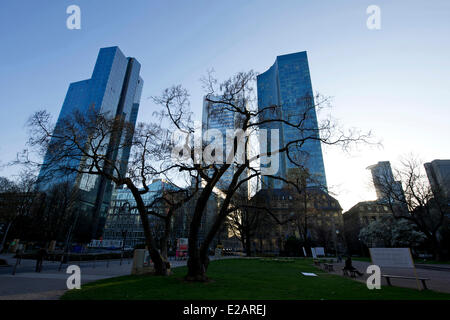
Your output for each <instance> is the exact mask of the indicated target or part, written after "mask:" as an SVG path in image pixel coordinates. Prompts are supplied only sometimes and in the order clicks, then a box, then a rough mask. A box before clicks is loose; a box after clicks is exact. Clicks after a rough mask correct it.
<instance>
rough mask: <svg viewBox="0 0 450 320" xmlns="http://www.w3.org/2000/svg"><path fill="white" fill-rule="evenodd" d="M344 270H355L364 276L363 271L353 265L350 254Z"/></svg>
mask: <svg viewBox="0 0 450 320" xmlns="http://www.w3.org/2000/svg"><path fill="white" fill-rule="evenodd" d="M343 270H344V271H353V272H355V273H356V274H357V275H358V276H362V275H363V274H362V273H361V272H359V271H358V270H357V269H356V268H355V267H354V266H353V265H352V258H350V256H348V257H347V259H345V267H344V269H343Z"/></svg>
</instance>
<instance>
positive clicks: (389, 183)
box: [367, 161, 404, 201]
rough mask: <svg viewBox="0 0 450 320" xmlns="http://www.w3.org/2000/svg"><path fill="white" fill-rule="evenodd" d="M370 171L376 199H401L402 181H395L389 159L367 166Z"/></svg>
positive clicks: (402, 195) (402, 193) (402, 194)
mask: <svg viewBox="0 0 450 320" xmlns="http://www.w3.org/2000/svg"><path fill="white" fill-rule="evenodd" d="M367 169H368V170H370V171H371V173H372V181H373V184H374V186H375V192H376V194H377V200H388V199H389V197H390V198H391V199H392V200H393V201H397V200H400V199H403V197H404V192H403V188H402V183H401V182H400V181H395V178H394V174H393V173H392V168H391V163H390V162H389V161H380V162H378V163H377V164H374V165H371V166H369V167H367Z"/></svg>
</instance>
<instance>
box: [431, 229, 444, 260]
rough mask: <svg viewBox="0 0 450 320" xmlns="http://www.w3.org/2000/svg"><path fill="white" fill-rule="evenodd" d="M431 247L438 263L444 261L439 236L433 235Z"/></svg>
mask: <svg viewBox="0 0 450 320" xmlns="http://www.w3.org/2000/svg"><path fill="white" fill-rule="evenodd" d="M431 245H432V249H433V258H434V260H436V261H442V248H441V246H440V243H439V240H438V239H437V234H436V233H434V234H432V239H431Z"/></svg>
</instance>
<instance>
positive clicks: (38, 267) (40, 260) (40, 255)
mask: <svg viewBox="0 0 450 320" xmlns="http://www.w3.org/2000/svg"><path fill="white" fill-rule="evenodd" d="M46 256H47V250H45V248H40V249H39V251H38V253H37V257H36V272H41V271H42V263H43V262H44V260H45V257H46Z"/></svg>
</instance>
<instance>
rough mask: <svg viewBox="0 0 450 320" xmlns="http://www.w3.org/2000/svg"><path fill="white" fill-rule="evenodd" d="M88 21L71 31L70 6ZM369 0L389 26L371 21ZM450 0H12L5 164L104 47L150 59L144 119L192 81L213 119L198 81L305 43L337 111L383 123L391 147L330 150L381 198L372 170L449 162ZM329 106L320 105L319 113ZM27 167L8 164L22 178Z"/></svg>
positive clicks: (5, 57) (4, 26)
mask: <svg viewBox="0 0 450 320" xmlns="http://www.w3.org/2000/svg"><path fill="white" fill-rule="evenodd" d="M74 4H75V5H78V6H79V7H80V9H81V29H80V30H69V29H67V27H66V20H67V18H68V17H69V15H68V14H67V13H66V9H67V7H68V6H69V5H74ZM369 5H377V6H378V7H379V8H380V17H381V29H379V30H370V29H369V28H367V25H366V21H367V19H368V18H369V14H367V13H366V9H367V7H368V6H369ZM449 18H450V1H448V0H433V1H426V0H421V1H417V0H416V1H414V0H408V1H404V0H389V1H384V0H383V1H382V0H370V1H365V0H322V1H313V0H278V1H269V0H239V1H238V0H227V1H216V0H192V1H183V0H177V1H175V0H160V1H148V0H133V1H125V0H96V1H92V0H78V1H75V0H70V1H65V0H58V1H56V0H39V1H38V0H28V1H24V0H15V1H11V0H10V1H6V0H3V1H1V4H0V97H2V102H1V110H2V111H3V112H2V116H1V117H0V142H1V143H0V165H4V164H6V163H8V162H10V161H11V160H13V159H14V158H15V155H16V153H17V152H19V151H20V150H22V149H23V148H24V147H25V144H26V141H27V130H26V126H25V124H26V121H27V119H28V117H29V116H30V115H31V114H32V113H33V112H34V111H37V110H41V109H47V110H48V111H49V112H50V113H51V114H52V115H53V116H54V117H55V118H57V116H58V114H59V111H60V108H61V106H62V103H63V101H64V97H65V95H66V92H67V88H68V86H69V83H70V82H75V81H79V80H84V79H88V78H90V77H91V74H92V71H93V68H94V64H95V60H96V57H97V54H98V51H99V49H100V48H102V47H109V46H116V45H117V46H119V47H120V48H121V50H122V51H123V52H124V54H125V55H127V56H132V57H135V58H136V59H138V60H139V62H140V63H141V64H142V69H141V76H142V78H143V79H144V81H145V84H144V90H143V94H142V100H141V107H140V111H139V118H138V121H144V122H145V121H152V113H153V111H154V110H155V108H156V106H155V105H154V104H153V102H152V100H151V99H150V96H154V95H158V94H160V93H161V92H162V90H163V89H164V88H167V87H169V86H171V85H174V84H181V85H183V86H184V87H186V88H187V89H188V90H189V92H190V94H191V107H192V109H193V111H194V112H195V114H196V118H197V119H200V118H201V107H202V96H203V89H202V87H201V82H200V78H201V77H202V76H204V75H205V74H206V72H207V70H208V69H211V68H214V70H215V71H216V76H217V77H218V78H219V79H222V80H224V79H226V78H228V77H229V76H231V75H233V74H234V73H236V72H239V71H247V70H250V69H253V70H255V71H256V72H259V73H262V72H264V71H266V70H267V69H268V68H269V67H270V66H271V65H272V64H273V63H274V61H275V58H276V56H277V55H282V54H287V53H293V52H298V51H307V52H308V58H309V66H310V73H311V79H312V85H313V88H314V90H315V91H316V92H319V93H321V94H322V95H325V96H330V97H331V98H332V105H333V107H332V109H331V110H329V112H330V113H331V115H332V116H333V117H334V118H335V119H337V120H338V121H339V123H340V124H341V125H343V126H344V127H347V128H358V129H360V130H362V131H369V130H370V131H372V132H373V133H374V135H375V137H376V140H379V141H381V142H382V147H379V146H378V147H377V146H369V145H360V146H358V147H357V148H355V149H353V150H351V151H350V152H343V151H342V150H341V149H340V148H339V147H324V162H325V170H326V175H327V180H328V185H329V187H330V190H331V191H332V193H333V194H334V195H335V196H336V198H337V199H338V200H339V201H340V203H341V206H342V207H343V209H344V210H347V209H349V208H350V207H352V206H353V205H354V204H356V203H357V202H359V201H366V200H373V199H375V192H374V190H373V188H372V187H371V185H370V172H369V171H368V170H366V167H367V166H369V165H372V164H375V163H377V162H378V161H391V163H392V165H393V166H394V167H395V166H397V165H398V163H399V160H400V158H401V157H404V156H406V155H408V154H411V153H413V154H415V155H417V156H418V157H419V158H420V159H421V160H422V161H423V162H428V161H431V160H434V159H450V139H449V136H450V90H449V88H450V59H449V58H450V41H449V35H450V19H449ZM320 117H321V115H319V118H320ZM16 172H17V170H16V169H15V168H11V167H1V168H0V176H6V177H13V175H14V174H15V173H16Z"/></svg>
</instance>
